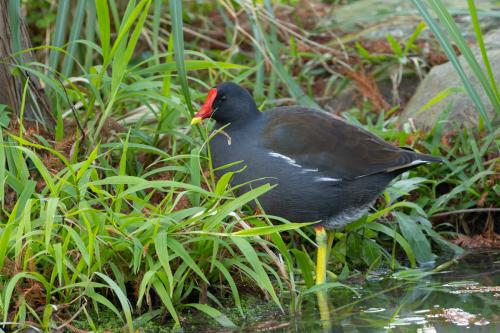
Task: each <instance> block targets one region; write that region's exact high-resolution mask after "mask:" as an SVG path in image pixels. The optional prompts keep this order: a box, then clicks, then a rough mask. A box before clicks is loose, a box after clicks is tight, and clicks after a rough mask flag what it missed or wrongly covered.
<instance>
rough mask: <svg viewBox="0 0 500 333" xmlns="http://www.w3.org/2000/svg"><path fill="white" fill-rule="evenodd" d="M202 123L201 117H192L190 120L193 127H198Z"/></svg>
mask: <svg viewBox="0 0 500 333" xmlns="http://www.w3.org/2000/svg"><path fill="white" fill-rule="evenodd" d="M202 122H203V118H202V117H193V119H191V126H193V125H199V124H201V123H202Z"/></svg>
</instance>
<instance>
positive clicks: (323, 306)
mask: <svg viewBox="0 0 500 333" xmlns="http://www.w3.org/2000/svg"><path fill="white" fill-rule="evenodd" d="M316 296H317V299H318V309H319V318H320V320H321V328H322V331H323V332H328V333H330V332H331V327H332V324H331V323H332V318H330V306H329V305H328V294H327V291H326V290H320V291H317V292H316Z"/></svg>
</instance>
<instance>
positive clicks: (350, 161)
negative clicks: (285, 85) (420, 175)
mask: <svg viewBox="0 0 500 333" xmlns="http://www.w3.org/2000/svg"><path fill="white" fill-rule="evenodd" d="M265 114H266V118H267V121H266V126H264V129H263V133H262V136H261V138H262V145H263V146H264V147H266V148H268V149H270V150H271V151H273V152H276V153H279V154H281V155H285V156H287V157H288V158H290V159H293V160H295V163H296V164H298V165H300V166H302V167H303V168H307V169H318V171H319V172H321V173H322V174H324V175H325V176H328V177H333V178H340V179H356V178H359V177H363V176H367V175H372V174H376V173H380V172H388V171H393V170H397V169H404V168H406V167H409V166H412V165H417V164H421V163H426V161H424V160H422V161H420V159H419V157H425V156H426V155H421V154H417V153H415V152H412V151H410V150H405V149H401V148H398V147H394V146H392V145H390V144H388V143H387V142H385V141H384V140H382V139H380V138H379V137H377V136H375V135H374V134H372V133H370V132H368V131H366V130H364V129H362V128H359V127H357V126H354V125H351V124H349V123H347V122H345V121H343V120H341V119H340V118H337V117H335V116H332V115H330V114H328V113H325V112H321V111H316V110H313V109H308V108H303V107H281V108H275V109H272V110H269V111H267V112H265ZM419 162H421V163H419Z"/></svg>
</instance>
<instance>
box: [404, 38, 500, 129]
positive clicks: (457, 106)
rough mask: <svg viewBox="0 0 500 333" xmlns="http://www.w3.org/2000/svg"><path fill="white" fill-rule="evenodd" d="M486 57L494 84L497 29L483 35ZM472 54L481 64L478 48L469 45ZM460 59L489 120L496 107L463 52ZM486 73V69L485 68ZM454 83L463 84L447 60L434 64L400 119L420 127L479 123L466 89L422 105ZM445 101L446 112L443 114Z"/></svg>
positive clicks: (499, 65) (498, 67) (498, 72)
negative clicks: (440, 122)
mask: <svg viewBox="0 0 500 333" xmlns="http://www.w3.org/2000/svg"><path fill="white" fill-rule="evenodd" d="M484 40H485V45H486V49H487V50H488V51H487V53H488V58H489V60H490V64H491V69H492V72H493V75H494V77H495V80H496V82H497V84H500V29H497V30H492V31H490V32H489V33H488V34H487V35H486V36H484ZM472 51H473V53H474V55H475V58H476V59H477V60H478V62H479V63H480V64H481V65H482V57H481V54H480V50H479V48H477V47H475V48H473V49H472ZM459 60H460V63H461V64H462V67H463V68H464V70H465V73H466V75H467V77H469V78H470V81H471V82H472V85H473V87H474V88H475V90H476V91H477V93H478V94H479V96H480V98H481V101H482V102H483V104H484V105H485V108H486V110H487V113H488V117H489V119H490V120H493V117H494V115H495V111H494V110H493V106H492V105H491V103H490V101H489V99H488V98H487V96H486V93H485V91H484V89H483V88H482V86H481V84H480V83H479V80H478V79H477V78H476V77H475V76H474V75H473V74H472V71H471V70H470V69H469V66H468V65H467V63H466V61H465V59H464V57H463V56H460V57H459ZM485 73H486V71H485ZM454 87H461V88H463V84H462V81H461V80H460V77H459V76H458V74H457V73H456V71H455V68H454V67H453V65H452V64H451V63H450V62H447V63H444V64H442V65H439V66H435V67H433V68H432V69H431V71H430V72H429V74H428V75H427V76H426V77H425V79H424V80H423V81H422V82H421V83H420V85H419V87H418V89H417V91H416V92H415V95H413V97H412V98H411V100H410V101H409V102H408V105H407V106H406V108H405V110H404V111H403V112H402V113H401V115H400V123H410V124H411V125H412V126H415V127H416V128H420V129H426V130H428V129H430V128H432V127H433V126H434V124H436V122H437V121H439V120H440V119H441V118H444V119H442V121H444V122H446V124H445V127H447V128H452V127H454V126H459V127H469V128H473V127H476V126H477V124H478V113H479V111H478V110H477V108H476V106H475V105H474V103H473V102H472V100H471V99H470V98H469V96H468V95H467V93H466V92H465V90H464V91H463V92H452V93H450V94H448V96H446V97H445V98H444V99H442V100H441V101H439V102H437V103H435V104H434V105H432V106H430V107H428V108H425V109H424V107H425V106H426V105H427V104H428V103H429V101H431V100H432V99H433V98H434V97H436V95H438V94H439V93H442V92H445V91H450V89H452V88H454ZM448 105H450V108H451V109H450V110H449V114H448V115H447V116H445V114H444V112H446V110H447V107H448Z"/></svg>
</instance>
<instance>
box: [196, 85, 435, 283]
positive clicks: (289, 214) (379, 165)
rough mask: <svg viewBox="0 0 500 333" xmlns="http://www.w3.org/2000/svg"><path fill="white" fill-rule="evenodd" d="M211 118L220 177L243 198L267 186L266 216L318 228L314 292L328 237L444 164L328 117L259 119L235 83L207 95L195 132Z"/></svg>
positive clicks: (283, 110)
mask: <svg viewBox="0 0 500 333" xmlns="http://www.w3.org/2000/svg"><path fill="white" fill-rule="evenodd" d="M207 118H211V119H213V120H215V126H214V128H213V132H212V133H213V134H214V135H213V136H212V135H211V137H212V138H211V140H210V142H209V146H210V154H211V158H212V164H213V167H214V168H215V170H218V171H217V172H216V175H217V176H221V175H222V174H224V173H226V172H228V171H233V172H235V173H234V175H233V178H232V179H231V185H232V186H238V190H239V192H245V191H248V190H250V189H251V188H252V187H256V186H258V185H260V184H263V183H270V184H272V185H274V187H273V188H272V189H271V190H270V191H268V192H266V193H265V194H264V195H262V196H261V197H259V203H260V204H261V206H262V208H263V209H264V211H265V213H266V214H271V215H275V216H279V217H282V218H285V219H287V220H289V221H292V222H313V221H315V222H317V223H316V224H314V230H315V232H316V243H317V246H318V249H317V255H316V262H317V263H316V284H322V283H324V282H325V281H326V266H327V260H328V258H327V253H328V245H327V244H328V243H329V240H328V236H329V235H328V234H327V231H329V230H337V229H341V228H342V227H344V226H346V225H347V224H349V223H351V222H353V221H356V220H358V219H359V218H361V217H362V216H363V215H365V214H366V213H367V211H368V210H369V208H370V206H371V205H372V204H373V203H374V201H375V200H376V199H377V197H378V196H379V195H380V194H381V193H382V192H383V190H384V189H385V188H386V186H387V185H388V184H389V183H390V181H391V180H393V179H394V178H396V177H397V176H398V175H400V174H402V173H403V172H405V171H407V170H409V169H412V168H414V167H417V166H419V165H422V164H426V163H432V162H442V159H441V158H440V157H437V156H431V155H426V154H421V153H418V152H415V151H413V150H411V149H409V148H401V147H396V146H393V145H391V144H389V143H387V142H386V141H384V140H383V139H381V138H380V137H378V136H376V135H375V134H373V133H371V132H369V131H367V130H365V129H363V128H361V127H359V126H356V125H353V124H350V123H348V122H346V121H345V120H343V119H342V118H340V117H338V116H335V115H333V114H330V113H327V112H324V111H320V110H316V109H313V108H308V107H303V106H281V107H275V108H272V109H270V110H265V111H262V112H261V111H259V109H258V108H257V105H256V103H255V101H254V99H253V97H252V95H251V94H250V93H249V92H248V91H247V90H246V89H245V88H243V87H241V86H240V85H238V84H236V83H233V82H223V83H221V84H219V85H217V86H216V87H215V88H212V89H210V90H209V91H208V94H207V97H206V100H205V102H204V103H203V105H202V106H201V108H200V109H199V112H197V113H196V114H195V115H194V117H193V118H192V120H191V125H199V124H201V123H202V122H203V120H204V119H207ZM224 166H228V167H226V168H224ZM332 240H333V239H332ZM330 245H331V244H330Z"/></svg>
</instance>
